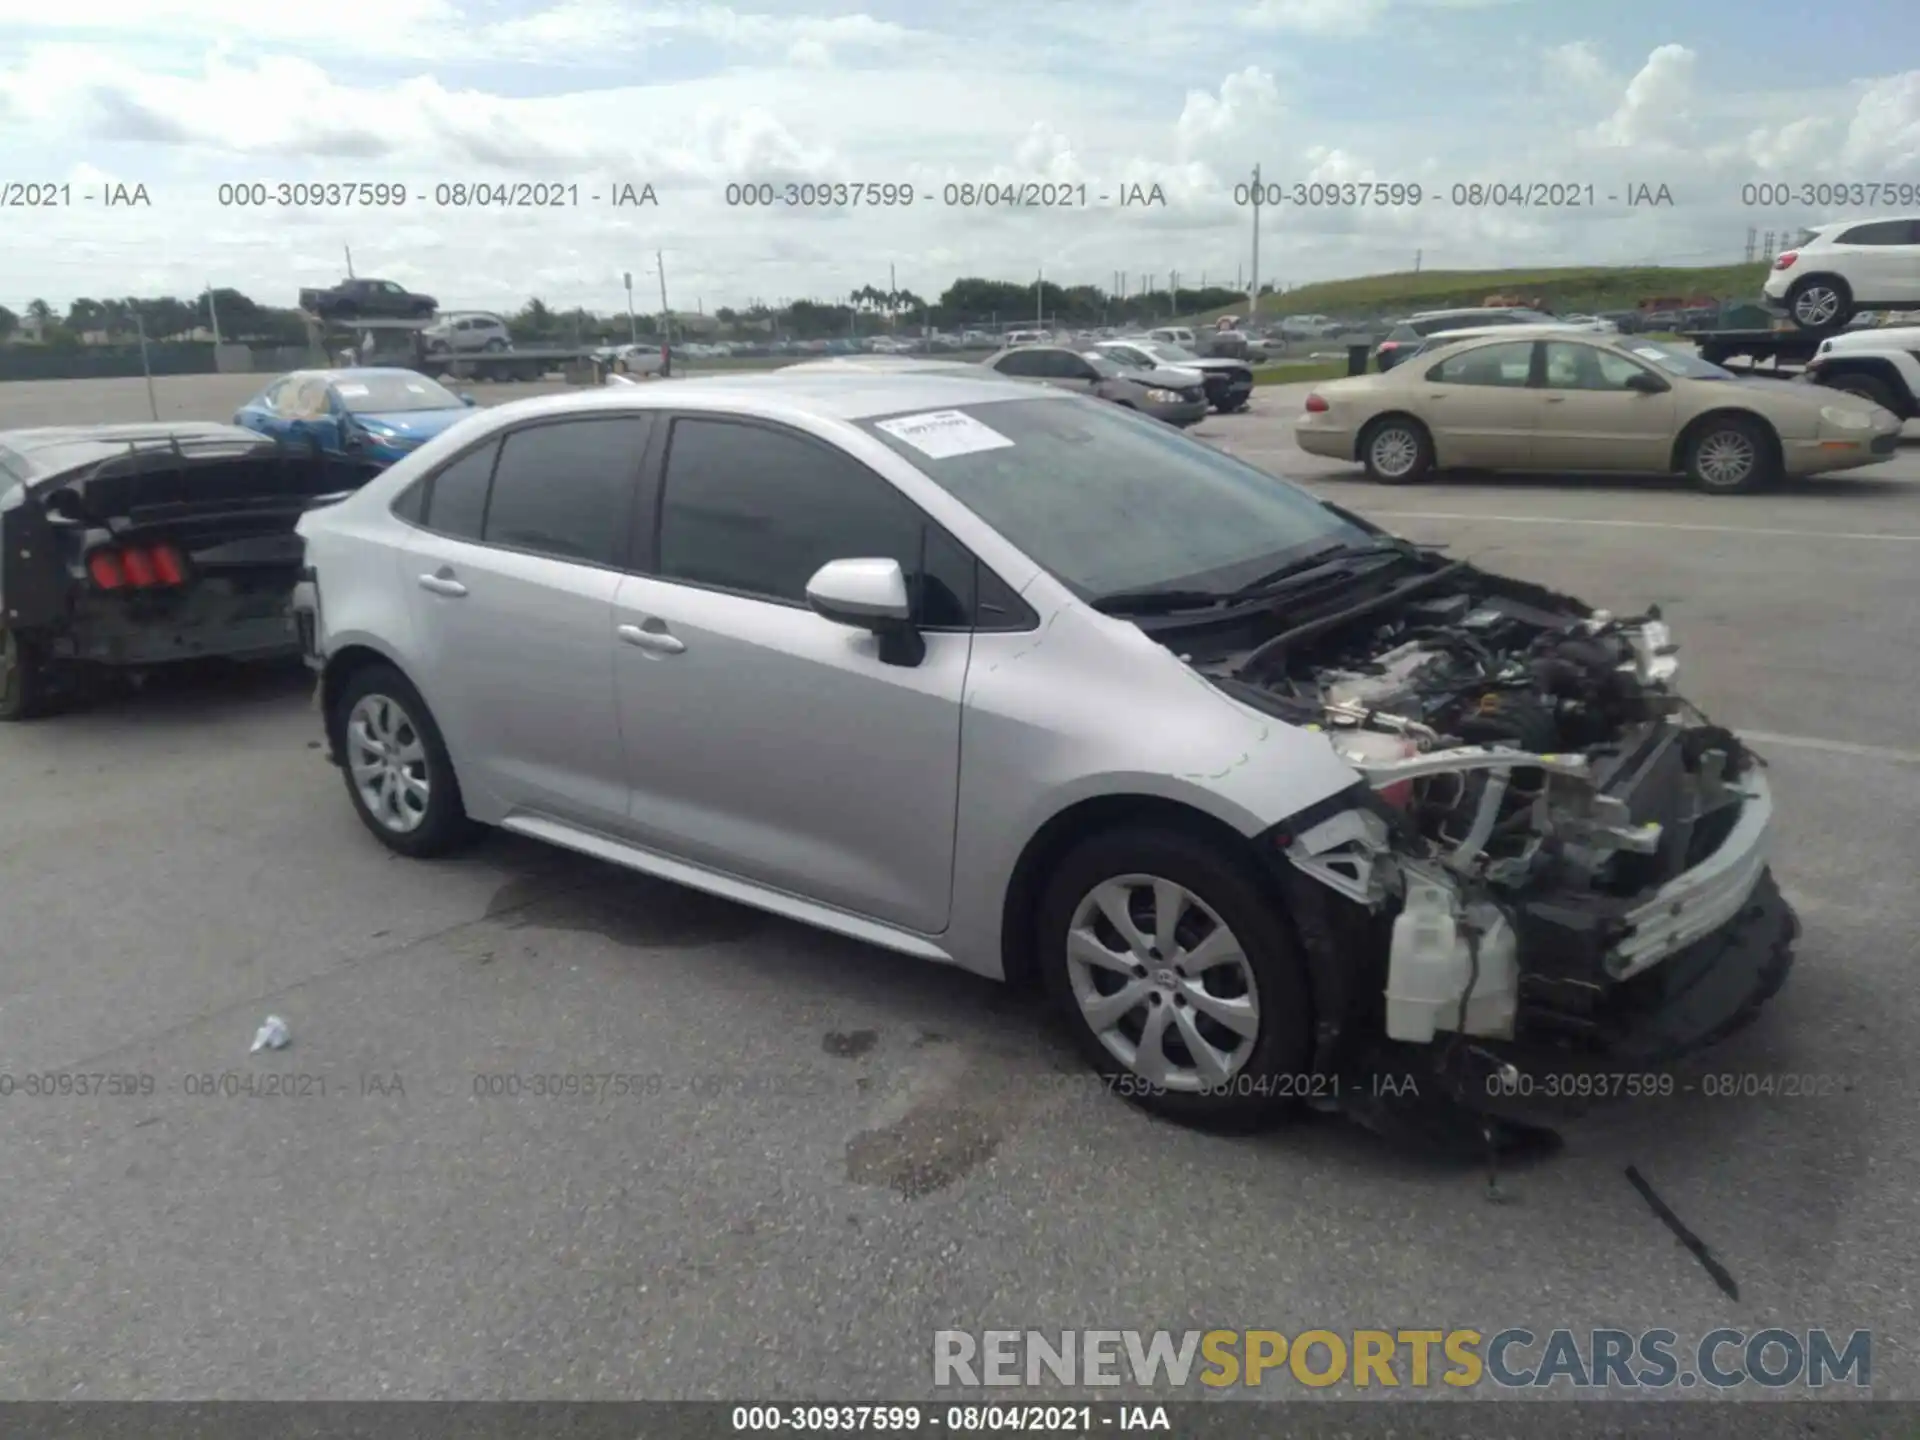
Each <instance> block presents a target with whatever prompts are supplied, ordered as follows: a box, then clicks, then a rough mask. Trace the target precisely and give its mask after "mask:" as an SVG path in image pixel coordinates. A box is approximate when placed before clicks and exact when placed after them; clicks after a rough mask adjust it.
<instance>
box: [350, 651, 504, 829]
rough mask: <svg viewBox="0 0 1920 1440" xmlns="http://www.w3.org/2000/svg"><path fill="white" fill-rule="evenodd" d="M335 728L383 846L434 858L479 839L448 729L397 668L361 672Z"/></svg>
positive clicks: (354, 794) (354, 792) (353, 793)
mask: <svg viewBox="0 0 1920 1440" xmlns="http://www.w3.org/2000/svg"><path fill="white" fill-rule="evenodd" d="M329 730H330V732H331V734H330V738H331V740H332V741H333V753H334V754H335V755H337V756H339V757H340V773H341V774H342V775H343V776H344V777H345V779H346V784H347V795H348V797H349V798H350V799H351V800H352V802H353V809H354V813H355V814H356V815H358V816H359V817H360V823H361V824H363V825H365V826H366V827H367V829H368V830H370V831H371V832H373V836H374V838H375V839H376V840H378V841H379V842H380V843H381V844H382V845H385V846H386V847H387V848H388V849H389V850H393V851H397V852H398V853H399V854H402V855H409V856H412V857H414V858H416V859H427V858H430V857H432V856H436V855H445V854H447V853H449V852H450V851H452V850H455V849H457V848H458V847H459V846H460V845H462V844H464V843H466V842H467V841H468V840H470V839H472V838H473V836H474V834H475V833H476V832H477V830H478V828H479V827H477V826H476V825H475V824H474V823H473V822H472V821H471V820H469V819H468V818H467V810H466V805H465V803H464V802H463V801H462V799H461V797H460V781H459V779H458V777H456V776H455V774H454V773H453V761H452V760H451V759H450V758H449V757H448V755H447V747H446V742H445V741H443V740H442V739H441V738H440V727H439V726H438V725H436V724H435V723H434V719H433V715H432V713H431V712H430V711H429V710H428V709H427V702H426V701H425V700H423V699H421V698H420V692H419V691H418V690H416V689H414V687H413V685H412V683H411V682H409V681H408V679H407V677H406V676H404V675H402V674H401V673H400V672H399V671H398V670H396V669H395V668H394V667H393V666H391V665H386V664H379V665H369V666H366V667H365V668H364V669H361V670H357V671H355V672H354V674H353V675H352V676H350V677H349V678H348V680H347V683H346V684H345V685H344V686H343V687H342V689H341V693H340V695H339V697H338V699H337V700H336V701H335V703H334V706H333V712H332V714H331V716H330V717H329Z"/></svg>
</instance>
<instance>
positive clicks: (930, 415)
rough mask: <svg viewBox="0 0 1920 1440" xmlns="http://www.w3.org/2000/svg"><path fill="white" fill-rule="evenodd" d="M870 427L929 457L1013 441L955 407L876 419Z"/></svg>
mask: <svg viewBox="0 0 1920 1440" xmlns="http://www.w3.org/2000/svg"><path fill="white" fill-rule="evenodd" d="M874 428H875V429H876V430H884V431H886V432H887V434H889V435H892V436H894V437H896V438H897V439H900V440H904V441H905V442H906V443H907V444H909V445H911V446H912V447H913V448H914V449H916V450H918V451H919V452H920V453H921V454H922V455H925V456H926V457H927V458H928V459H930V460H946V459H949V458H951V457H952V456H955V455H972V454H975V453H976V452H978V451H981V450H1005V449H1008V448H1009V447H1011V446H1012V444H1013V441H1011V440H1009V439H1008V438H1007V437H1006V436H1004V435H1002V434H1001V433H1000V432H999V431H998V430H995V429H994V428H993V427H992V426H990V425H982V424H981V423H980V422H979V421H978V420H976V419H974V418H973V417H972V416H971V415H968V414H966V413H964V412H963V411H959V410H931V411H928V412H927V413H926V414H924V415H902V416H900V417H899V418H898V419H895V420H878V421H875V422H874Z"/></svg>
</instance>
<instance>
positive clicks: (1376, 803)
mask: <svg viewBox="0 0 1920 1440" xmlns="http://www.w3.org/2000/svg"><path fill="white" fill-rule="evenodd" d="M1447 581H1451V582H1452V583H1451V584H1447V585H1446V586H1445V588H1442V583H1443V582H1447ZM1406 588H1407V589H1409V590H1412V591H1415V592H1417V593H1416V594H1400V593H1397V592H1390V593H1382V594H1380V595H1377V596H1376V597H1374V598H1373V599H1370V600H1363V601H1360V602H1359V603H1357V604H1348V605H1347V606H1346V607H1345V608H1343V609H1336V610H1334V611H1332V612H1331V613H1329V614H1325V615H1322V616H1320V617H1318V618H1306V619H1303V620H1299V621H1297V622H1296V623H1295V624H1294V625H1293V626H1292V628H1290V629H1289V630H1286V631H1284V632H1282V633H1280V634H1279V635H1276V636H1273V637H1271V638H1269V639H1267V640H1265V641H1263V642H1262V643H1260V644H1259V645H1257V646H1255V647H1254V648H1253V649H1251V650H1245V651H1239V652H1238V653H1232V654H1226V655H1220V656H1216V657H1210V658H1209V659H1208V660H1206V661H1203V662H1201V663H1199V664H1198V665H1197V666H1196V668H1198V669H1199V670H1200V671H1201V672H1202V673H1203V674H1206V675H1208V676H1209V678H1210V679H1212V680H1213V681H1214V683H1216V684H1218V685H1220V686H1221V687H1222V688H1223V689H1225V690H1227V691H1228V693H1230V694H1233V695H1234V696H1236V697H1237V698H1239V699H1241V700H1242V701H1243V702H1245V703H1247V704H1249V705H1252V706H1254V707H1255V708H1258V709H1260V710H1263V711H1265V712H1266V713H1268V714H1271V715H1274V716H1276V717H1278V718H1280V719H1283V720H1287V721H1289V722H1290V723H1292V724H1295V725H1298V726H1300V727H1302V728H1303V729H1307V730H1311V731H1316V732H1320V733H1324V734H1325V735H1326V737H1327V739H1328V740H1329V742H1330V743H1331V744H1332V745H1333V747H1334V749H1335V750H1336V751H1337V752H1338V753H1339V754H1340V755H1341V756H1342V758H1344V759H1345V760H1347V762H1348V763H1350V764H1351V765H1352V766H1353V767H1354V768H1355V770H1356V771H1357V772H1358V774H1359V776H1360V777H1362V779H1363V780H1364V782H1365V784H1364V787H1363V788H1362V790H1361V792H1360V793H1361V794H1363V795H1368V796H1369V797H1370V798H1369V799H1368V800H1367V803H1365V804H1352V805H1349V806H1348V807H1347V808H1345V809H1342V810H1341V811H1339V812H1338V813H1337V814H1333V815H1331V816H1329V817H1328V818H1325V819H1321V820H1318V821H1315V822H1314V823H1312V824H1309V825H1307V826H1304V827H1302V828H1301V830H1300V831H1299V832H1298V833H1294V834H1289V835H1288V836H1287V843H1288V846H1289V850H1288V854H1289V858H1290V859H1291V860H1292V861H1293V863H1294V864H1295V865H1296V866H1297V867H1299V868H1300V869H1301V870H1303V871H1304V872H1306V873H1307V874H1309V875H1311V876H1314V877H1315V878H1317V879H1319V880H1321V881H1322V882H1323V883H1324V884H1326V885H1327V886H1329V887H1331V888H1332V889H1334V890H1335V891H1337V892H1339V893H1342V894H1344V895H1346V896H1347V897H1348V898H1349V899H1351V900H1353V901H1356V902H1358V903H1359V904H1360V905H1361V906H1363V907H1365V908H1366V910H1368V911H1369V912H1371V913H1372V914H1374V915H1376V916H1378V917H1380V918H1381V919H1382V920H1383V921H1384V920H1391V923H1392V927H1393V937H1392V942H1391V945H1390V947H1389V950H1390V953H1389V959H1388V970H1387V975H1386V978H1385V985H1384V990H1385V1003H1386V1007H1387V1019H1386V1031H1387V1033H1388V1035H1389V1036H1391V1037H1393V1038H1394V1039H1405V1040H1415V1041H1426V1040H1430V1039H1431V1038H1432V1037H1433V1036H1434V1035H1435V1033H1436V1032H1439V1031H1455V1032H1460V1033H1466V1034H1475V1035H1494V1036H1508V1035H1511V1034H1513V1033H1514V1027H1515V1025H1516V1023H1517V1020H1518V1017H1519V1015H1520V1014H1521V1012H1522V1005H1521V1000H1520V993H1519V992H1520V988H1521V986H1520V976H1521V973H1522V970H1523V968H1527V966H1531V967H1532V970H1531V971H1530V973H1532V974H1533V982H1534V984H1535V987H1536V989H1540V988H1542V987H1545V989H1547V990H1549V991H1552V990H1553V986H1555V985H1559V986H1560V987H1561V988H1560V989H1559V990H1558V991H1553V995H1552V998H1551V999H1550V1001H1549V1002H1548V1003H1547V1004H1546V1007H1545V1010H1542V1011H1539V1012H1537V1013H1536V1022H1535V1023H1536V1024H1537V1023H1538V1022H1539V1018H1540V1016H1541V1015H1542V1014H1545V1013H1546V1012H1547V1011H1551V1010H1553V1008H1554V1007H1555V1006H1558V1007H1560V1009H1561V1010H1564V1011H1567V1012H1568V1013H1575V1012H1580V1011H1581V1009H1582V1007H1584V1006H1587V1005H1588V1004H1589V1003H1590V1001H1591V997H1592V996H1594V995H1597V994H1599V993H1600V991H1601V990H1602V989H1604V987H1605V986H1606V985H1607V984H1610V983H1612V982H1614V981H1618V980H1620V979H1623V978H1625V976H1626V975H1627V973H1628V970H1627V969H1626V968H1625V967H1624V965H1623V963H1622V962H1621V961H1620V960H1619V958H1618V957H1617V956H1615V955H1614V954H1613V952H1612V951H1611V950H1610V949H1609V947H1610V946H1611V945H1612V944H1613V943H1614V941H1615V939H1617V936H1615V935H1614V932H1613V931H1612V930H1610V929H1609V928H1608V926H1609V925H1611V923H1612V922H1611V921H1609V920H1602V919H1599V918H1597V917H1600V916H1602V915H1610V914H1615V913H1624V911H1623V910H1622V907H1628V906H1631V905H1632V904H1634V903H1636V901H1637V900H1644V897H1645V896H1647V895H1649V894H1651V893H1653V892H1654V891H1656V890H1657V889H1658V888H1659V886H1660V885H1662V884H1664V883H1665V882H1666V881H1668V880H1670V879H1672V878H1673V877H1674V876H1676V875H1678V874H1679V873H1681V871H1683V870H1684V869H1686V868H1688V867H1689V866H1691V865H1693V864H1696V863H1698V861H1699V859H1700V858H1701V857H1702V856H1703V855H1704V854H1706V853H1709V852H1710V850H1711V848H1712V846H1714V845H1716V844H1718V843H1719V840H1720V838H1721V837H1723V836H1724V835H1725V834H1726V833H1727V829H1728V827H1729V826H1730V825H1731V824H1732V823H1733V821H1734V818H1735V817H1736V816H1737V815H1738V813H1739V810H1740V802H1741V800H1742V799H1743V796H1744V793H1745V792H1744V789H1743V786H1742V783H1741V780H1740V777H1741V776H1742V775H1743V774H1744V773H1745V772H1746V771H1747V769H1748V768H1749V767H1750V766H1751V765H1752V764H1753V763H1754V762H1753V760H1752V757H1751V756H1750V755H1749V754H1748V753H1747V752H1746V751H1745V749H1744V747H1742V746H1741V744H1740V742H1739V741H1738V739H1736V738H1735V737H1734V736H1733V735H1731V734H1730V733H1729V732H1727V731H1726V730H1724V729H1721V728H1720V727H1718V726H1715V725H1713V724H1712V723H1711V722H1710V721H1708V720H1707V719H1706V717H1705V716H1703V715H1701V714H1700V713H1699V712H1698V711H1697V710H1696V709H1694V707H1692V706H1691V705H1690V704H1689V703H1688V702H1687V701H1685V700H1683V699H1681V698H1680V697H1679V696H1677V695H1675V694H1673V693H1672V692H1671V690H1670V689H1669V688H1668V682H1669V681H1670V680H1671V678H1672V677H1673V675H1674V673H1675V671H1676V670H1677V668H1678V667H1677V661H1676V660H1675V659H1674V656H1673V651H1674V648H1675V647H1674V646H1673V644H1672V640H1671V636H1670V635H1669V633H1668V630H1667V627H1666V624H1665V623H1664V621H1663V620H1662V619H1661V618H1660V615H1659V612H1658V611H1657V610H1655V611H1649V612H1648V613H1647V614H1644V615H1639V616H1634V617H1625V618H1621V617H1615V616H1613V615H1611V614H1608V613H1607V612H1605V611H1598V610H1590V609H1589V608H1587V607H1586V606H1584V605H1582V604H1580V603H1579V602H1578V601H1575V600H1572V599H1570V598H1568V597H1565V596H1561V595H1557V594H1554V593H1553V592H1551V591H1548V590H1545V589H1543V588H1541V587H1538V586H1534V585H1529V584H1526V583H1524V582H1519V581H1513V580H1506V579H1499V578H1496V577H1493V576H1491V575H1487V574H1485V573H1483V572H1480V571H1477V570H1475V569H1473V567H1471V566H1467V565H1455V566H1448V567H1445V568H1444V569H1443V570H1440V571H1431V572H1429V574H1428V576H1427V577H1425V578H1424V579H1420V580H1416V581H1414V582H1412V583H1411V584H1410V585H1408V586H1407V587H1406ZM1568 926H1571V927H1572V928H1566V927H1568ZM1582 927H1585V928H1584V930H1583V929H1582ZM1528 936H1531V937H1532V938H1531V940H1530V941H1528V942H1527V943H1529V944H1530V945H1531V946H1532V947H1533V949H1534V952H1535V958H1534V959H1533V960H1531V961H1529V962H1527V965H1526V966H1523V963H1522V960H1521V948H1522V942H1523V940H1525V939H1526V937H1528ZM1547 956H1555V957H1558V958H1555V959H1552V960H1547V959H1543V958H1542V957H1547ZM1563 960H1564V962H1565V964H1566V966H1567V974H1566V975H1564V976H1560V977H1559V978H1557V979H1556V978H1554V975H1552V974H1550V973H1549V972H1551V971H1552V970H1553V968H1554V966H1556V965H1559V964H1561V963H1562V961H1563ZM1542 965H1545V966H1546V967H1547V969H1546V970H1541V969H1540V967H1541V966H1542ZM1569 995H1570V996H1572V997H1573V998H1572V999H1571V1000H1568V999H1566V998H1565V997H1566V996H1569ZM1560 1018H1561V1019H1564V1018H1565V1016H1564V1015H1562V1016H1561V1017H1560Z"/></svg>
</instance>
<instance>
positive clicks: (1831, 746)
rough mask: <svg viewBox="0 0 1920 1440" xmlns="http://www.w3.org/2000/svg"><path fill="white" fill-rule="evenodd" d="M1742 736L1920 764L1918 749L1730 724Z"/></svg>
mask: <svg viewBox="0 0 1920 1440" xmlns="http://www.w3.org/2000/svg"><path fill="white" fill-rule="evenodd" d="M1734 733H1735V734H1736V735H1738V736H1739V737H1740V738H1741V739H1742V740H1751V741H1752V742H1753V743H1754V744H1756V745H1778V746H1780V747H1781V748H1782V749H1786V750H1818V751H1821V752H1823V753H1825V754H1828V755H1852V756H1854V757H1856V758H1858V759H1861V760H1885V761H1888V762H1890V763H1892V764H1895V765H1920V750H1896V749H1893V748H1892V747H1891V746H1887V745H1856V744H1854V743H1853V741H1851V740H1821V739H1817V738H1815V737H1814V736H1811V735H1776V734H1774V733H1773V732H1772V731H1771V730H1743V729H1741V728H1739V727H1738V726H1735V727H1734Z"/></svg>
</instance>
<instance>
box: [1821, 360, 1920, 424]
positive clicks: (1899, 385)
mask: <svg viewBox="0 0 1920 1440" xmlns="http://www.w3.org/2000/svg"><path fill="white" fill-rule="evenodd" d="M1849 375H1858V376H1860V377H1862V378H1863V379H1867V380H1878V381H1880V382H1881V383H1882V384H1884V385H1885V386H1886V387H1887V388H1888V389H1889V390H1891V391H1892V392H1893V397H1894V398H1895V399H1896V400H1898V399H1901V398H1902V397H1904V398H1905V400H1906V403H1907V408H1908V410H1909V411H1911V410H1912V408H1913V405H1914V403H1915V401H1916V400H1920V396H1916V395H1914V394H1913V393H1912V392H1911V391H1909V390H1908V388H1907V380H1906V376H1904V375H1902V374H1901V373H1900V371H1899V369H1898V367H1897V366H1895V365H1894V363H1893V362H1892V361H1891V360H1889V359H1887V358H1886V357H1885V356H1882V355H1861V356H1858V357H1857V358H1851V359H1842V360H1830V361H1828V362H1826V363H1825V364H1823V365H1822V366H1821V367H1820V379H1819V383H1820V384H1822V385H1825V386H1826V387H1827V388H1828V389H1830V390H1831V389H1835V388H1837V387H1835V386H1834V384H1833V380H1834V379H1844V378H1845V377H1846V376H1849Z"/></svg>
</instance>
